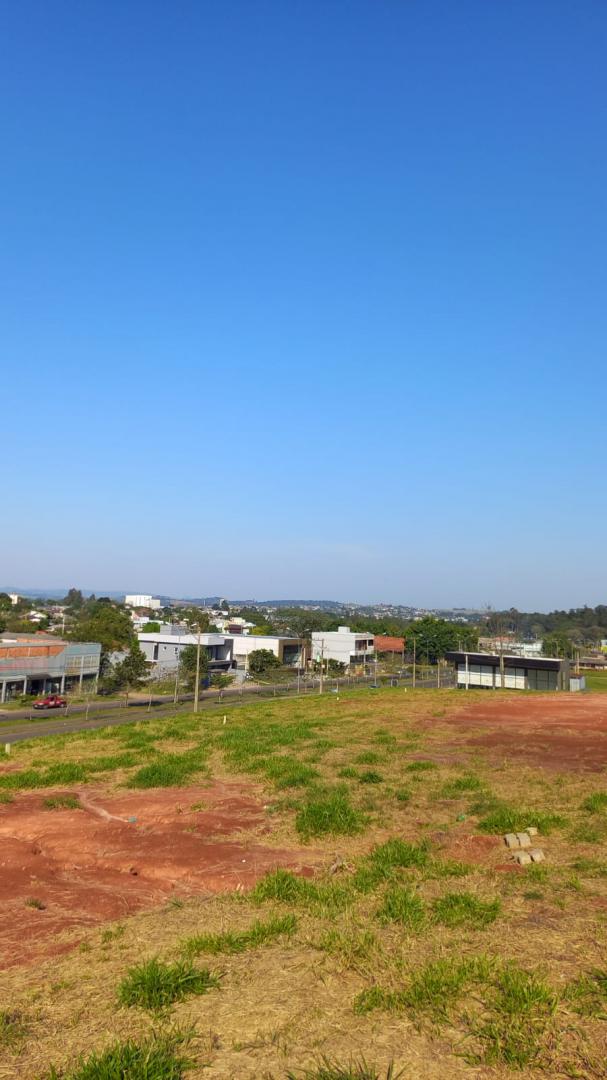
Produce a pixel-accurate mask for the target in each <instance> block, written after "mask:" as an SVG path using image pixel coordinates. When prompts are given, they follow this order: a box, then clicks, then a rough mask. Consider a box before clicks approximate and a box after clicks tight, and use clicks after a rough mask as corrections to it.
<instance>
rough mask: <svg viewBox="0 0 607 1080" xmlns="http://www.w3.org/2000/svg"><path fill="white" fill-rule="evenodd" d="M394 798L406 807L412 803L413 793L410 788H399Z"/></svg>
mask: <svg viewBox="0 0 607 1080" xmlns="http://www.w3.org/2000/svg"><path fill="white" fill-rule="evenodd" d="M394 798H395V799H396V801H397V802H399V803H402V805H403V806H406V804H407V803H408V802H411V792H410V790H409V788H402V787H401V788H397V789H396V791H395V792H394Z"/></svg>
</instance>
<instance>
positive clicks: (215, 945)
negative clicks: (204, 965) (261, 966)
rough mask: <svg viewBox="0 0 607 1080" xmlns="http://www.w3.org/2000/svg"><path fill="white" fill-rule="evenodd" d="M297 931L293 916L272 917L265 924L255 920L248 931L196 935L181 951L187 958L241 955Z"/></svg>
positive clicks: (184, 943)
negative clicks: (207, 954) (210, 955)
mask: <svg viewBox="0 0 607 1080" xmlns="http://www.w3.org/2000/svg"><path fill="white" fill-rule="evenodd" d="M296 929H297V919H296V918H295V916H294V915H281V916H278V915H274V916H271V917H270V918H269V919H267V920H266V921H265V922H263V921H262V920H259V919H258V920H256V921H255V922H254V923H253V924H252V926H250V927H249V929H248V930H240V931H238V930H224V931H223V932H222V933H219V934H196V935H195V936H194V937H190V938H187V939H186V941H184V942H183V946H182V948H183V951H184V952H185V953H187V954H188V955H189V956H196V955H198V954H199V953H211V954H213V955H216V954H217V953H241V952H245V951H246V950H247V949H257V948H259V946H260V945H269V944H271V943H272V942H273V941H275V940H276V938H278V937H282V936H284V935H286V936H290V935H291V934H293V933H294V932H295V930H296Z"/></svg>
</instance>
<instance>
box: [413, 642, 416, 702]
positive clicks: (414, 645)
mask: <svg viewBox="0 0 607 1080" xmlns="http://www.w3.org/2000/svg"><path fill="white" fill-rule="evenodd" d="M415 649H416V640H415V636H414V637H413V689H414V690H415V655H416V653H415Z"/></svg>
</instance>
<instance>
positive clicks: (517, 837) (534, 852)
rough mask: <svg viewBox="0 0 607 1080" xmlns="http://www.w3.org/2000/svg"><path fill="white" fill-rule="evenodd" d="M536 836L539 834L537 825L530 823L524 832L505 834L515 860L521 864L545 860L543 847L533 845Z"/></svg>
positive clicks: (505, 840) (525, 864) (507, 844)
mask: <svg viewBox="0 0 607 1080" xmlns="http://www.w3.org/2000/svg"><path fill="white" fill-rule="evenodd" d="M535 836H537V829H536V827H535V825H529V826H528V827H527V828H526V829H525V830H524V832H519V833H506V835H505V836H504V843H505V845H506V847H507V848H510V850H511V851H512V855H513V858H514V861H515V862H517V863H519V865H520V866H527V865H528V863H539V862H543V861H544V858H545V856H544V852H543V851H542V849H541V848H539V847H534V846H533V837H535Z"/></svg>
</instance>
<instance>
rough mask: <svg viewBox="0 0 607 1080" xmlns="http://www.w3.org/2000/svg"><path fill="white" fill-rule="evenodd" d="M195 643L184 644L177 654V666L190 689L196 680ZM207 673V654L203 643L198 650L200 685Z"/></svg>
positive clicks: (196, 648) (196, 649) (196, 647)
mask: <svg viewBox="0 0 607 1080" xmlns="http://www.w3.org/2000/svg"><path fill="white" fill-rule="evenodd" d="M197 651H198V646H197V645H185V646H184V648H183V649H182V650H181V653H180V656H179V666H180V669H181V672H182V673H183V676H184V678H185V681H186V683H187V686H188V688H189V689H190V690H191V689H192V688H193V687H194V684H195V682H196V653H197ZM208 674H209V654H208V652H207V650H206V649H205V647H204V645H203V646H202V648H201V650H200V677H199V680H198V682H199V685H200V686H202V685H203V684H204V682H205V681H206V679H207V677H208Z"/></svg>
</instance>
